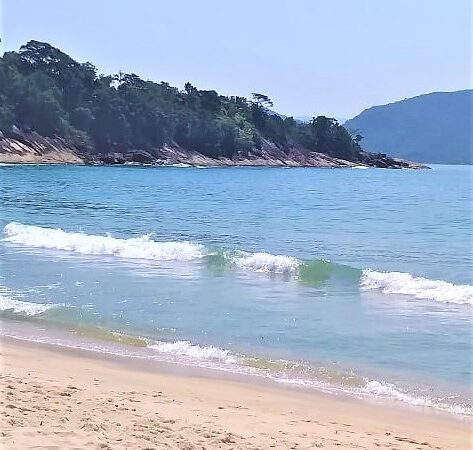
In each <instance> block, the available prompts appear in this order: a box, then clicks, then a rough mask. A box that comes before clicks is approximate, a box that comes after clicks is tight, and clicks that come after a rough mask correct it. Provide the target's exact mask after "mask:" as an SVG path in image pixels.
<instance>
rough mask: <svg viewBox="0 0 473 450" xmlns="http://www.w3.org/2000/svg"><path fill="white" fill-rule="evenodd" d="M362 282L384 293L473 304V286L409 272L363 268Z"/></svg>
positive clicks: (366, 288)
mask: <svg viewBox="0 0 473 450" xmlns="http://www.w3.org/2000/svg"><path fill="white" fill-rule="evenodd" d="M360 284H361V288H362V289H364V290H371V289H380V290H381V291H382V292H383V293H384V294H402V295H410V296H413V297H416V298H419V299H426V300H434V301H437V302H442V303H456V304H460V305H473V286H471V285H455V284H452V283H449V282H447V281H441V280H429V279H427V278H421V277H413V276H412V275H411V274H409V273H403V272H376V271H374V270H363V273H362V277H361V283H360Z"/></svg>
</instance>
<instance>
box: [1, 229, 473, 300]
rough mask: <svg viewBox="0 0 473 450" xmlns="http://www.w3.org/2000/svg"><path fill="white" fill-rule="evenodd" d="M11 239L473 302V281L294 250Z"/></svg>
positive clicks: (36, 235) (44, 232)
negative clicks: (303, 256)
mask: <svg viewBox="0 0 473 450" xmlns="http://www.w3.org/2000/svg"><path fill="white" fill-rule="evenodd" d="M3 232H4V238H3V240H4V241H6V242H10V243H13V244H18V245H23V246H26V247H31V248H44V249H55V250H62V251H69V252H74V253H79V254H83V255H96V256H97V255H106V256H114V257H119V258H126V259H141V260H148V261H153V262H156V263H159V262H162V261H192V260H201V261H203V262H204V264H206V265H207V266H209V267H217V268H219V269H231V270H244V271H250V272H257V273H269V274H281V275H285V276H290V277H292V278H294V279H297V280H298V281H300V282H302V283H308V284H317V283H320V282H323V281H326V280H328V279H331V278H337V279H343V280H346V281H348V282H350V283H353V285H357V284H358V283H359V284H360V287H361V289H362V290H379V291H381V292H383V293H384V294H402V295H408V296H412V297H415V298H419V299H425V300H433V301H437V302H442V303H455V304H461V305H473V286H471V285H455V284H453V283H449V282H447V281H442V280H429V279H426V278H421V277H414V276H412V275H411V274H409V273H402V272H377V271H374V270H360V269H356V268H354V267H350V266H347V265H343V264H336V263H332V262H330V261H325V260H312V261H304V260H300V259H297V258H294V257H292V256H285V255H273V254H270V253H249V252H244V251H240V250H234V251H231V250H226V249H222V248H218V249H213V248H210V247H205V246H204V245H201V244H196V243H192V242H188V241H182V242H175V241H169V242H157V241H154V240H152V239H151V237H150V235H144V236H141V237H136V238H128V239H124V238H115V237H112V236H110V235H107V236H100V235H89V234H85V233H77V232H66V231H64V230H62V229H60V228H46V227H38V226H34V225H24V224H21V223H17V222H11V223H9V224H8V225H6V226H5V227H4V229H3Z"/></svg>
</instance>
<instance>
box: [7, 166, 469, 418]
mask: <svg viewBox="0 0 473 450" xmlns="http://www.w3.org/2000/svg"><path fill="white" fill-rule="evenodd" d="M472 174H473V171H472V168H471V167H467V166H434V167H433V170H417V171H414V170H383V169H366V170H356V169H337V170H329V169H309V168H307V169H303V168H297V169H296V168H294V169H281V168H206V169H202V168H190V167H186V168H181V167H179V168H177V167H81V166H37V165H31V166H2V167H0V190H1V192H0V198H1V203H0V206H1V208H0V221H1V223H0V229H1V235H0V257H1V270H0V277H1V278H0V318H1V332H2V333H3V334H4V335H10V336H16V337H19V338H23V339H32V340H37V341H42V342H50V343H53V344H57V345H67V346H74V347H84V348H87V349H91V350H95V351H101V352H109V353H116V354H121V355H124V356H129V357H136V358H147V359H156V360H158V361H170V362H175V363H178V364H185V365H191V366H201V367H207V368H210V369H213V370H225V371H230V372H237V373H244V374H248V375H252V376H260V377H266V378H270V379H272V380H274V381H276V382H281V383H291V384H294V385H301V386H305V387H308V388H314V389H322V390H326V391H330V392H335V393H339V392H343V393H346V394H349V395H356V396H359V397H368V398H381V399H390V400H393V401H397V402H404V403H406V404H407V403H409V404H414V405H419V406H424V407H428V408H431V409H432V410H446V411H450V412H452V413H455V414H462V415H465V414H468V415H471V414H472V413H473V408H472V391H471V389H472V385H471V383H472V367H473V361H472V358H473V356H472V355H473V343H472V337H473V336H472V311H473V309H472V308H473V286H472V285H473V274H472V267H473V266H472V244H473V227H472V189H471V188H472Z"/></svg>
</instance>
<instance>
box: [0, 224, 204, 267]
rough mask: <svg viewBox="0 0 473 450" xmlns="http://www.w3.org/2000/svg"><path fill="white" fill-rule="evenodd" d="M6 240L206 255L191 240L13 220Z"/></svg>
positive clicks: (151, 254) (93, 250)
mask: <svg viewBox="0 0 473 450" xmlns="http://www.w3.org/2000/svg"><path fill="white" fill-rule="evenodd" d="M3 232H4V235H5V237H4V238H3V240H4V241H6V242H11V243H13V244H20V245H25V246H27V247H33V248H46V249H55V250H66V251H70V252H74V253H80V254H83V255H110V256H116V257H121V258H129V259H148V260H153V261H170V260H179V261H190V260H192V259H196V258H201V257H202V256H203V252H202V246H201V245H198V244H193V243H191V242H187V241H184V242H156V241H153V240H152V239H150V237H149V235H145V236H141V237H137V238H129V239H120V238H114V237H112V236H99V235H90V234H85V233H71V232H66V231H63V230H62V229H60V228H44V227H37V226H34V225H23V224H21V223H17V222H11V223H9V224H8V225H6V226H5V228H4V229H3Z"/></svg>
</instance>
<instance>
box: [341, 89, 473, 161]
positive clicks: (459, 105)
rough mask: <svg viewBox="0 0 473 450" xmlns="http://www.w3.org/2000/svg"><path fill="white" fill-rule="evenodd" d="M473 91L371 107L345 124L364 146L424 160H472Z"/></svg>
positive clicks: (437, 93) (428, 95)
mask: <svg viewBox="0 0 473 450" xmlns="http://www.w3.org/2000/svg"><path fill="white" fill-rule="evenodd" d="M472 111H473V90H471V89H469V90H462V91H456V92H433V93H430V94H424V95H420V96H417V97H412V98H409V99H405V100H401V101H398V102H394V103H389V104H387V105H380V106H373V107H371V108H368V109H366V110H364V111H363V112H361V113H360V114H359V115H358V116H356V117H354V118H353V119H351V120H348V121H347V122H345V124H344V126H345V127H346V128H347V129H350V130H360V133H361V134H362V135H363V137H364V139H363V141H362V142H363V147H364V148H365V149H367V150H369V151H379V152H385V153H389V154H391V155H393V156H396V157H399V158H406V159H413V160H416V161H420V162H425V163H438V164H473V112H472Z"/></svg>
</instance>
